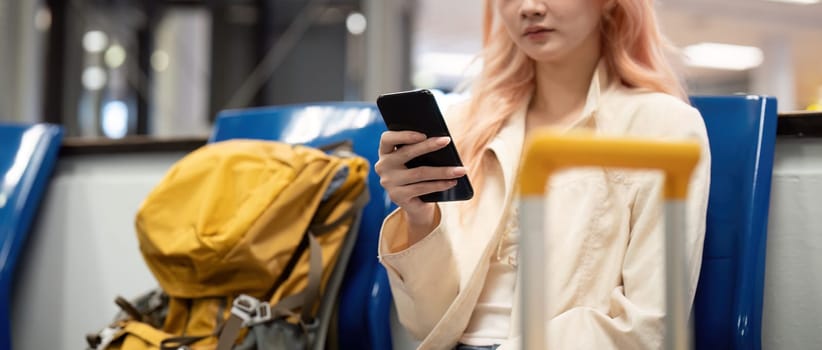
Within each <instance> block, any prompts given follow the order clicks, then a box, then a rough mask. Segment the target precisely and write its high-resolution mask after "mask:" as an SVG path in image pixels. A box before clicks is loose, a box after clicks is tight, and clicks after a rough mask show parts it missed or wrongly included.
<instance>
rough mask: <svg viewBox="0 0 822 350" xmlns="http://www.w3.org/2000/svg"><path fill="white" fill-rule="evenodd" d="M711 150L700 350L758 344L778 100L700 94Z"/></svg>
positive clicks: (697, 101)
mask: <svg viewBox="0 0 822 350" xmlns="http://www.w3.org/2000/svg"><path fill="white" fill-rule="evenodd" d="M691 102H692V104H693V105H694V107H696V108H697V109H698V110H699V111H700V113H702V116H703V118H704V120H705V125H706V127H707V130H708V140H709V142H710V148H711V157H712V162H711V188H710V192H711V193H710V197H709V201H708V218H707V228H706V231H707V232H706V235H705V246H704V253H703V261H702V270H701V273H700V277H699V284H698V286H697V291H696V299H695V301H694V314H693V317H694V330H695V346H696V349H760V348H761V330H762V329H761V328H762V293H763V283H764V279H765V245H766V241H767V227H768V208H769V202H770V190H771V173H772V169H773V158H774V143H775V139H776V122H777V111H776V99H774V98H772V97H763V96H743V95H738V96H704V97H703V96H695V97H693V98H692V99H691Z"/></svg>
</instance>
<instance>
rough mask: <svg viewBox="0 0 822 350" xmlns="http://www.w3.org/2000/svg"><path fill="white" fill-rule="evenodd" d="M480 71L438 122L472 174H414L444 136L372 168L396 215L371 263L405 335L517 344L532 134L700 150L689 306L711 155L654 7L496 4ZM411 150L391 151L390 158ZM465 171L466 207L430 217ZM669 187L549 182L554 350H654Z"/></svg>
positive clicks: (569, 0) (626, 174) (489, 15)
mask: <svg viewBox="0 0 822 350" xmlns="http://www.w3.org/2000/svg"><path fill="white" fill-rule="evenodd" d="M484 34H485V35H484V43H485V45H484V50H483V52H482V58H483V70H482V72H481V74H480V76H479V77H478V78H477V79H476V80H475V81H474V82H473V85H472V90H471V96H472V97H471V99H470V100H469V101H468V102H467V103H466V104H464V105H461V106H458V107H456V108H455V109H452V110H451V111H449V113H447V118H448V122H449V125H450V126H451V131H452V134H453V136H454V140H455V143H456V145H457V147H458V148H459V149H460V151H461V152H460V153H461V155H462V156H463V160H465V161H466V165H467V166H466V167H447V168H415V169H407V168H406V167H405V166H404V165H403V164H404V163H405V162H406V161H408V160H410V159H412V158H414V157H416V156H418V155H420V154H424V153H427V152H430V151H433V150H436V149H439V148H442V147H444V146H445V145H446V144H448V142H451V141H450V140H449V139H447V138H430V139H426V137H425V136H424V135H421V134H418V133H414V132H410V131H405V132H386V133H385V134H383V136H382V139H381V141H380V160H379V162H377V164H376V166H375V168H376V171H377V173H378V174H379V175H380V178H381V183H382V185H383V186H384V187H385V189H386V191H387V192H388V194H389V195H390V197H391V199H392V200H393V201H394V202H395V203H396V204H397V205H398V206H399V209H398V210H397V211H396V212H394V213H392V214H391V215H390V216H389V217H388V218H386V220H385V223H384V224H383V229H382V234H381V239H380V247H379V255H380V259H381V261H382V263H383V264H384V265H385V267H386V269H387V270H388V275H389V279H390V282H391V288H392V292H393V295H394V300H395V303H396V307H397V311H398V314H399V319H400V321H401V323H402V324H403V325H404V326H405V327H406V328H407V329H408V330H409V331H410V332H411V333H412V334H413V335H414V336H416V337H418V338H419V339H421V340H422V342H421V344H420V349H452V348H455V347H456V348H458V349H477V348H479V349H494V348H497V347H498V348H499V349H511V348H517V347H518V344H519V338H518V337H519V326H518V324H517V323H518V321H519V316H518V314H519V309H520V308H522V307H528V305H521V304H519V303H518V301H517V300H518V296H519V292H518V291H517V285H518V284H517V280H518V275H517V259H516V255H517V241H518V240H517V235H518V229H517V227H516V222H517V217H516V216H517V215H516V212H517V211H516V198H515V195H514V187H515V185H516V184H515V176H516V173H517V169H518V162H519V159H520V154H521V152H522V148H523V141H524V140H525V138H526V137H528V135H529V132H530V131H532V130H534V129H535V128H540V127H550V128H554V129H555V130H558V131H564V130H569V129H580V128H583V129H589V130H592V131H593V132H595V133H597V134H602V135H618V136H636V137H642V138H657V139H666V140H676V139H695V140H698V141H700V142H701V143H702V145H703V153H702V157H701V160H700V163H699V165H698V167H697V169H696V171H695V173H694V175H693V178H692V180H691V186H690V192H689V195H688V199H687V210H688V217H687V227H686V234H687V237H686V241H687V246H686V247H683V249H686V256H687V257H688V264H689V265H688V271H689V273H690V275H689V277H690V280H689V282H690V290H689V292H690V296H691V300H693V295H694V291H695V288H696V283H697V280H698V275H699V268H700V263H701V259H702V243H703V239H704V234H705V232H704V225H705V212H706V207H707V198H708V181H709V173H710V172H709V164H710V155H709V153H708V147H707V136H706V133H705V127H704V124H703V122H702V118H701V117H700V115H699V112H697V111H696V110H695V109H694V108H692V107H691V106H689V105H688V102H687V99H686V95H685V93H684V92H683V89H682V87H681V85H680V82H679V80H678V79H677V76H676V75H675V74H674V73H673V71H672V69H671V67H670V65H669V63H668V62H667V61H666V56H665V53H664V49H665V41H664V40H663V38H662V36H661V35H660V33H659V31H658V28H657V24H656V20H655V15H654V9H653V1H652V0H489V1H486V18H485V33H484ZM400 144H403V145H407V146H405V147H402V148H400V149H398V148H396V147H395V146H396V145H400ZM466 173H468V175H469V177H470V178H471V180H472V182H473V184H474V187H475V191H476V194H475V197H474V198H473V199H472V200H470V201H466V202H447V203H424V202H422V201H420V200H419V199H418V198H417V197H418V196H419V195H421V194H424V193H428V192H433V191H439V190H443V189H446V188H449V187H451V186H454V184H455V181H454V180H453V179H454V178H457V177H459V176H462V175H463V174H466ZM661 183H662V177H661V175H660V174H659V173H656V172H652V171H627V170H620V169H575V170H568V171H565V172H562V173H560V174H557V175H556V176H554V177H553V178H552V180H551V181H550V183H549V185H548V186H549V187H550V191H549V193H550V195H549V197H548V204H549V206H548V208H549V209H548V210H550V215H549V217H550V218H551V220H550V222H549V223H547V228H546V230H547V232H551V234H550V236H549V237H550V241H549V244H548V245H549V248H548V252H547V253H546V254H547V256H548V258H549V261H548V264H547V266H545V274H546V278H547V280H548V281H549V282H548V285H549V288H550V290H549V292H548V293H549V296H550V297H549V299H548V300H549V306H548V309H547V310H544V311H545V312H546V316H547V317H548V319H549V320H550V321H549V322H548V323H547V324H546V331H547V332H548V342H549V346H550V347H551V349H563V350H564V349H656V348H660V347H661V346H662V338H663V318H664V317H665V300H664V299H665V295H664V280H665V276H664V255H663V254H664V248H663V240H664V229H663V223H662V220H661V219H662V200H661Z"/></svg>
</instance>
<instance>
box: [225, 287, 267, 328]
mask: <svg viewBox="0 0 822 350" xmlns="http://www.w3.org/2000/svg"><path fill="white" fill-rule="evenodd" d="M259 304H260V301H259V300H257V298H254V297H252V296H250V295H247V294H240V296H238V297H237V298H236V299H234V303H233V305H232V306H231V313H232V314H233V315H237V317H239V318H240V319H242V320H243V324H246V323H248V321H250V320H251V317H252V315H253V314H254V311H256V310H257V305H259Z"/></svg>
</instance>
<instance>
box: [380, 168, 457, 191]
mask: <svg viewBox="0 0 822 350" xmlns="http://www.w3.org/2000/svg"><path fill="white" fill-rule="evenodd" d="M463 175H465V168H464V167H427V166H423V167H417V168H411V169H401V170H398V171H394V172H392V173H388V174H385V176H383V177H381V178H380V183H381V184H382V185H383V187H386V186H404V185H409V184H414V183H417V182H425V181H437V180H453V179H456V178H459V177H462V176H463Z"/></svg>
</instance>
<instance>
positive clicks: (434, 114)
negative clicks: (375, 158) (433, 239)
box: [377, 89, 474, 202]
mask: <svg viewBox="0 0 822 350" xmlns="http://www.w3.org/2000/svg"><path fill="white" fill-rule="evenodd" d="M377 107H378V108H379V109H380V114H382V119H383V120H384V121H385V125H386V126H387V127H388V130H391V131H409V130H410V131H416V132H420V133H423V134H425V135H426V136H428V137H440V136H448V137H451V133H449V132H448V127H447V126H446V124H445V119H444V118H443V117H442V113H441V112H440V108H439V106H438V105H437V100H436V99H435V98H434V95H433V94H432V93H431V91H429V90H425V89H420V90H413V91H402V92H394V93H389V94H384V95H380V96H379V97H378V98H377ZM451 140H452V141H451V143H449V144H448V146H445V147H444V148H441V149H439V150H436V151H434V152H431V153H427V154H423V155H421V156H419V157H417V158H414V159H412V160H410V161H408V162H407V163H405V166H406V167H408V168H409V169H410V168H415V167H419V166H435V167H443V166H449V167H450V166H462V161H461V160H460V157H459V154H458V153H457V148H456V147H455V146H454V142H453V138H452V139H451ZM400 147H401V146H400ZM473 196H474V189H473V188H472V187H471V182H469V181H468V176H467V175H464V176H462V177H460V178H458V179H457V185H456V186H454V187H451V188H449V189H447V190H445V191H440V192H433V193H428V194H424V195H422V196H420V199H421V200H422V201H423V202H447V201H463V200H468V199H471V198H472V197H473Z"/></svg>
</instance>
